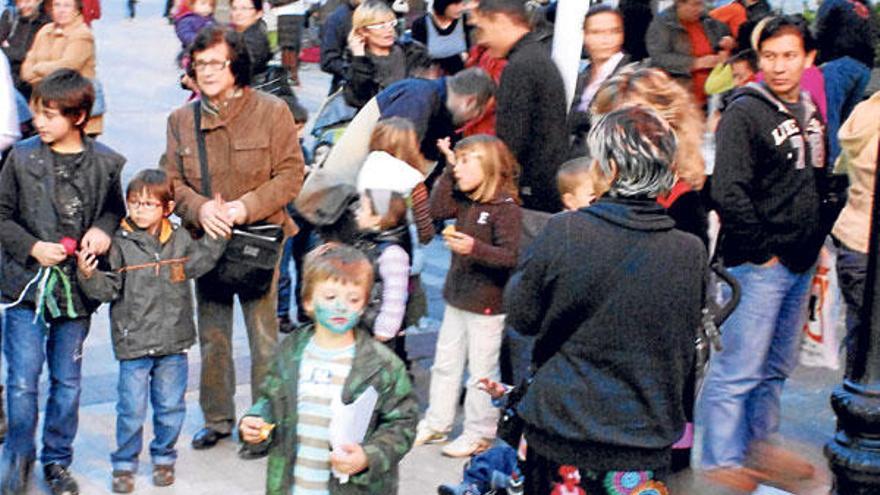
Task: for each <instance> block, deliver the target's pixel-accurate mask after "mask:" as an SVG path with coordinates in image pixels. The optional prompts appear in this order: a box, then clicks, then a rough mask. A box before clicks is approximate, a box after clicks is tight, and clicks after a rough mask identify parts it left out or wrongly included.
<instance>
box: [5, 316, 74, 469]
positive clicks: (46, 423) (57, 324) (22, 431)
mask: <svg viewBox="0 0 880 495" xmlns="http://www.w3.org/2000/svg"><path fill="white" fill-rule="evenodd" d="M89 322H90V318H89V317H86V318H77V319H73V320H68V319H62V320H57V321H53V322H51V323H48V324H47V323H45V322H44V321H43V320H42V318H40V319H37V321H36V322H34V310H33V309H32V308H27V307H20V306H19V307H14V308H11V309H8V310H6V316H5V318H4V330H3V332H4V334H5V335H4V337H5V338H4V339H3V354H4V355H5V356H6V366H7V368H6V401H7V407H8V412H7V418H8V421H9V431H8V433H7V434H6V443H5V444H4V445H3V468H4V472H5V468H6V467H7V466H9V465H11V464H12V463H14V462H15V461H16V458H23V459H34V458H36V446H35V441H34V436H35V434H36V429H37V414H38V407H39V406H38V401H37V390H38V386H39V383H40V373H41V372H42V371H43V362H47V363H48V367H49V398H48V400H47V402H46V412H45V417H44V418H43V449H42V452H41V454H40V461H41V462H42V463H43V464H50V463H56V464H60V465H62V466H65V467H66V466H69V465H70V463H71V461H72V459H73V437H75V436H76V429H77V426H78V425H79V396H80V379H81V376H82V375H81V369H82V349H83V342H84V341H85V339H86V336H87V335H88V333H89Z"/></svg>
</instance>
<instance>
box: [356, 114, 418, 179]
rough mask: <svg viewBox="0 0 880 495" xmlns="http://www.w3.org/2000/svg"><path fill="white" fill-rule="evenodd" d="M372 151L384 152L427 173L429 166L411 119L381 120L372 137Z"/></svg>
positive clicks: (393, 118) (392, 118) (391, 118)
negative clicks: (426, 169) (420, 148)
mask: <svg viewBox="0 0 880 495" xmlns="http://www.w3.org/2000/svg"><path fill="white" fill-rule="evenodd" d="M370 151H384V152H386V153H388V154H389V155H391V156H393V157H394V158H397V159H398V160H401V161H404V162H406V163H407V164H409V166H410V167H412V168H414V169H416V170H418V171H419V172H421V173H423V174H424V173H425V168H426V165H427V164H426V163H425V157H424V155H422V152H421V151H420V150H419V136H418V134H416V127H415V126H414V125H413V124H412V122H411V121H410V120H409V119H405V118H403V117H389V118H387V119H382V120H380V121H379V123H378V124H376V127H375V128H374V129H373V135H372V136H371V137H370Z"/></svg>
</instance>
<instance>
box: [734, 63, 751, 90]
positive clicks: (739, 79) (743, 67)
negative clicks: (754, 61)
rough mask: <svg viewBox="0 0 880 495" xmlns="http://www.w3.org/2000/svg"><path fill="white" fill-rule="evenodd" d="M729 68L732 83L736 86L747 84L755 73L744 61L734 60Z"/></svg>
mask: <svg viewBox="0 0 880 495" xmlns="http://www.w3.org/2000/svg"><path fill="white" fill-rule="evenodd" d="M730 68H731V69H732V70H733V84H734V85H735V86H736V87H737V88H741V87H743V86H745V85H746V84H748V83H749V81H751V80H752V77H754V75H755V72H754V71H753V70H752V66H751V65H749V63H748V62H745V61H740V62H734V63H733V65H731V66H730Z"/></svg>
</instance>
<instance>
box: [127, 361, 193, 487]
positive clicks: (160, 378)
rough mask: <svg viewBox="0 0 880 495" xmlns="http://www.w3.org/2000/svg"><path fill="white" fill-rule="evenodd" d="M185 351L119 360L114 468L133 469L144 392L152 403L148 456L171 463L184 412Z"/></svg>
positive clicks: (144, 410) (143, 412)
mask: <svg viewBox="0 0 880 495" xmlns="http://www.w3.org/2000/svg"><path fill="white" fill-rule="evenodd" d="M186 380H187V361H186V354H185V353H180V354H170V355H168V356H156V357H151V356H146V357H142V358H137V359H126V360H124V361H120V362H119V384H118V387H117V393H118V394H119V398H118V401H117V402H116V445H117V449H116V452H113V454H111V455H110V461H111V462H112V463H113V469H114V470H117V471H132V472H136V471H137V467H138V456H139V455H140V453H141V447H142V446H143V433H144V419H146V417H147V394H148V393H149V398H150V404H152V406H153V434H154V435H155V438H153V441H152V442H150V456H151V457H152V458H153V464H154V465H173V464H174V461H176V460H177V450H176V449H175V448H174V445H175V444H176V443H177V437H178V436H180V430H181V428H183V420H184V417H185V416H186V402H185V400H184V394H185V393H186Z"/></svg>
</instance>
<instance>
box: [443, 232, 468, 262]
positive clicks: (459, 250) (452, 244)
mask: <svg viewBox="0 0 880 495" xmlns="http://www.w3.org/2000/svg"><path fill="white" fill-rule="evenodd" d="M443 240H444V241H446V246H447V247H448V248H449V250H450V251H452V252H453V253H455V254H460V255H462V256H468V255H469V254H471V253H472V252H474V238H473V237H471V236H469V235H467V234H464V233H462V232H459V231H457V230H456V231H455V232H453V233H451V234H444V235H443Z"/></svg>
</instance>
